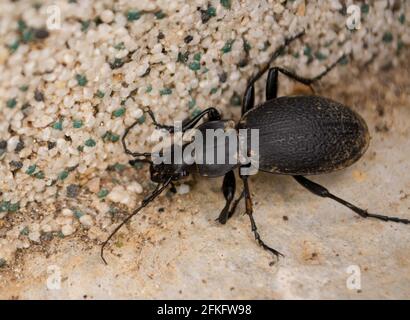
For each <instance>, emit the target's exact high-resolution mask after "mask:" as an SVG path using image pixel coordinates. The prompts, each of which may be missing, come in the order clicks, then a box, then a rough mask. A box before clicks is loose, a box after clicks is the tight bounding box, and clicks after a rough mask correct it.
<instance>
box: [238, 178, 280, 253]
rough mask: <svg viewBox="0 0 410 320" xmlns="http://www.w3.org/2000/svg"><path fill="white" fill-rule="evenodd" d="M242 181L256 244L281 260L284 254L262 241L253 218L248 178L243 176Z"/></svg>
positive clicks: (247, 211) (247, 212)
mask: <svg viewBox="0 0 410 320" xmlns="http://www.w3.org/2000/svg"><path fill="white" fill-rule="evenodd" d="M241 179H242V181H243V187H244V189H243V194H244V197H245V205H246V214H247V215H248V217H249V220H250V222H251V230H252V232H253V234H254V236H255V240H256V242H257V243H258V244H259V245H260V246H261V247H262V248H263V249H265V250H267V251H269V252H271V253H272V254H273V255H274V256H275V257H276V258H279V256H282V257H283V256H284V255H283V254H282V253H280V252H279V251H277V250H275V249H273V248H271V247H269V246H268V245H267V244H266V243H265V242H263V240H262V239H261V236H260V234H259V232H258V228H257V226H256V222H255V219H254V218H253V208H252V198H251V194H250V192H249V184H248V177H247V176H243V175H241Z"/></svg>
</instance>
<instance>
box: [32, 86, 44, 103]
mask: <svg viewBox="0 0 410 320" xmlns="http://www.w3.org/2000/svg"><path fill="white" fill-rule="evenodd" d="M34 100H36V101H37V102H40V101H44V94H43V93H42V92H41V91H40V90H38V89H36V91H34Z"/></svg>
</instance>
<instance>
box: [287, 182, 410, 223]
mask: <svg viewBox="0 0 410 320" xmlns="http://www.w3.org/2000/svg"><path fill="white" fill-rule="evenodd" d="M294 178H295V180H296V181H297V182H298V183H299V184H301V185H302V186H303V187H305V188H306V189H308V190H309V191H310V192H312V193H313V194H315V195H317V196H320V197H323V198H329V199H332V200H334V201H336V202H338V203H340V204H342V205H343V206H345V207H347V208H349V209H351V210H352V211H354V212H355V213H357V214H358V215H359V216H361V217H362V218H374V219H378V220H382V221H385V222H388V221H391V222H397V223H404V224H410V220H408V219H403V218H398V217H389V216H385V215H381V214H374V213H368V212H367V210H364V209H361V208H359V207H356V206H355V205H353V204H351V203H349V202H347V201H346V200H343V199H341V198H339V197H337V196H335V195H333V194H331V193H330V192H329V190H327V189H326V188H325V187H322V186H321V185H319V184H317V183H315V182H313V181H310V180H309V179H307V178H305V177H303V176H294Z"/></svg>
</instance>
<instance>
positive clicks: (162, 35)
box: [157, 31, 165, 40]
mask: <svg viewBox="0 0 410 320" xmlns="http://www.w3.org/2000/svg"><path fill="white" fill-rule="evenodd" d="M157 38H158V40H162V39H164V38H165V34H163V33H162V31H160V32H159V33H158V36H157Z"/></svg>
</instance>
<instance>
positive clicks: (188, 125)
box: [145, 107, 221, 133]
mask: <svg viewBox="0 0 410 320" xmlns="http://www.w3.org/2000/svg"><path fill="white" fill-rule="evenodd" d="M145 111H146V112H147V113H148V115H149V116H150V118H151V120H152V122H153V123H154V125H155V127H157V128H159V129H165V130H167V131H168V132H169V133H174V131H175V128H174V126H168V125H164V124H160V123H158V122H157V120H156V119H155V115H154V113H153V112H152V110H151V109H150V108H146V110H145ZM206 115H208V118H209V121H213V120H220V119H221V113H220V112H219V111H218V110H217V109H215V108H213V107H210V108H208V109H205V110H204V111H202V112H201V113H200V114H198V115H197V116H195V117H193V118H192V119H186V120H184V121H183V122H182V132H185V131H186V130H189V129H192V128H193V127H195V125H196V124H197V123H198V122H199V121H200V120H201V119H202V118H203V117H204V116H206Z"/></svg>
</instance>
